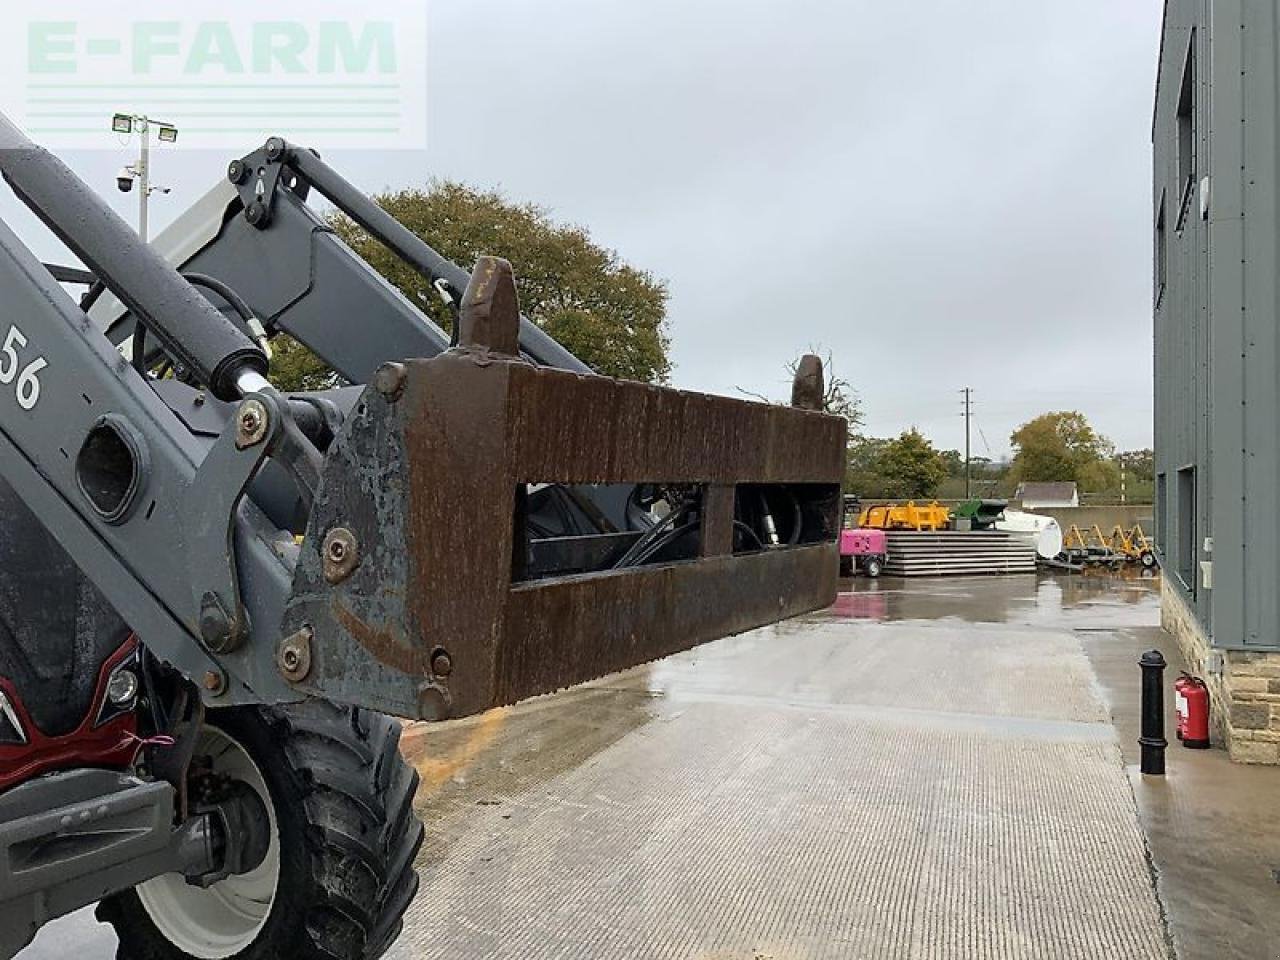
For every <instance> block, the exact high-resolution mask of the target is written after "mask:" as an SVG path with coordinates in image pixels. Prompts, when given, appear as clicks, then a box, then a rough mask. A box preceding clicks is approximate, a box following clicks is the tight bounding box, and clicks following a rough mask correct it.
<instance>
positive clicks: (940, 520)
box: [858, 500, 951, 531]
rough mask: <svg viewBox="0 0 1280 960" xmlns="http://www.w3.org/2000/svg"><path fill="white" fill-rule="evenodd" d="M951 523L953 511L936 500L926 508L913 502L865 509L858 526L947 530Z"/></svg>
mask: <svg viewBox="0 0 1280 960" xmlns="http://www.w3.org/2000/svg"><path fill="white" fill-rule="evenodd" d="M950 522H951V511H950V510H949V509H947V508H946V507H944V506H942V505H940V504H939V503H938V502H937V501H936V500H935V501H934V502H933V503H930V504H927V505H925V506H916V503H915V501H914V500H913V501H912V502H910V503H907V504H879V505H877V506H872V507H864V508H863V511H862V515H861V516H860V517H859V518H858V526H860V527H870V528H871V529H873V530H917V531H922V530H945V529H947V525H948V524H949V523H950Z"/></svg>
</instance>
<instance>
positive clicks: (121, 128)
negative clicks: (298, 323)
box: [111, 113, 133, 133]
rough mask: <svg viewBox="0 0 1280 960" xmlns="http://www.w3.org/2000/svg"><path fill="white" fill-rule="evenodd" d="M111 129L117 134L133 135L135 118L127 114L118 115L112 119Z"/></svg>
mask: <svg viewBox="0 0 1280 960" xmlns="http://www.w3.org/2000/svg"><path fill="white" fill-rule="evenodd" d="M111 129H112V130H113V131H114V132H116V133H133V117H131V116H129V115H128V114H127V113H117V114H116V115H115V116H114V117H112V118H111Z"/></svg>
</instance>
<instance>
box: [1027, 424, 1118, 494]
mask: <svg viewBox="0 0 1280 960" xmlns="http://www.w3.org/2000/svg"><path fill="white" fill-rule="evenodd" d="M1009 440H1010V442H1011V443H1012V444H1013V448H1014V457H1013V467H1014V474H1015V476H1016V478H1017V479H1018V480H1019V481H1062V482H1068V481H1074V482H1076V483H1080V484H1081V485H1083V486H1085V487H1086V488H1089V487H1091V485H1092V484H1095V483H1099V482H1105V480H1106V478H1105V477H1103V476H1102V472H1103V471H1101V470H1100V468H1099V467H1098V464H1099V463H1100V462H1101V461H1104V460H1108V459H1110V457H1111V456H1112V454H1113V453H1114V452H1115V447H1114V446H1113V445H1112V443H1111V441H1110V440H1108V439H1107V438H1106V437H1104V436H1102V435H1101V434H1099V433H1098V432H1097V431H1095V430H1094V429H1093V427H1092V426H1090V424H1089V421H1088V419H1087V418H1086V417H1085V415H1084V414H1082V413H1080V412H1078V411H1074V410H1072V411H1059V412H1055V413H1045V414H1041V415H1040V416H1038V417H1036V418H1035V419H1034V420H1030V421H1028V422H1027V423H1024V424H1023V425H1022V426H1020V427H1019V428H1018V429H1017V430H1015V431H1014V432H1013V435H1012V436H1011V437H1010V438H1009ZM1094 489H1096V487H1095V488H1094Z"/></svg>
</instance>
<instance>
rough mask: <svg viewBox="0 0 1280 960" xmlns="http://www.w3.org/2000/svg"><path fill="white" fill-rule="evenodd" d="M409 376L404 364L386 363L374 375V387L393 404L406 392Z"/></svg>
mask: <svg viewBox="0 0 1280 960" xmlns="http://www.w3.org/2000/svg"><path fill="white" fill-rule="evenodd" d="M408 375H409V371H408V369H407V368H406V367H405V365H404V364H403V363H384V364H383V365H382V366H380V367H379V368H378V370H377V372H376V373H375V374H374V375H373V387H374V389H375V390H377V391H378V393H380V394H382V396H383V397H385V398H386V399H387V400H390V401H392V402H393V403H394V402H395V401H396V400H398V399H400V394H401V393H403V392H404V382H405V378H406V377H407V376H408Z"/></svg>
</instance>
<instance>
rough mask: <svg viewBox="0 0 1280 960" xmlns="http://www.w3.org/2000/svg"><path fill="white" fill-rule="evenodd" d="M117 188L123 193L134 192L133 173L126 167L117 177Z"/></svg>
mask: <svg viewBox="0 0 1280 960" xmlns="http://www.w3.org/2000/svg"><path fill="white" fill-rule="evenodd" d="M116 186H117V187H119V188H120V192H121V193H132V192H133V171H132V170H130V169H129V168H128V167H125V168H124V169H123V170H121V171H120V173H119V174H117V175H116Z"/></svg>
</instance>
